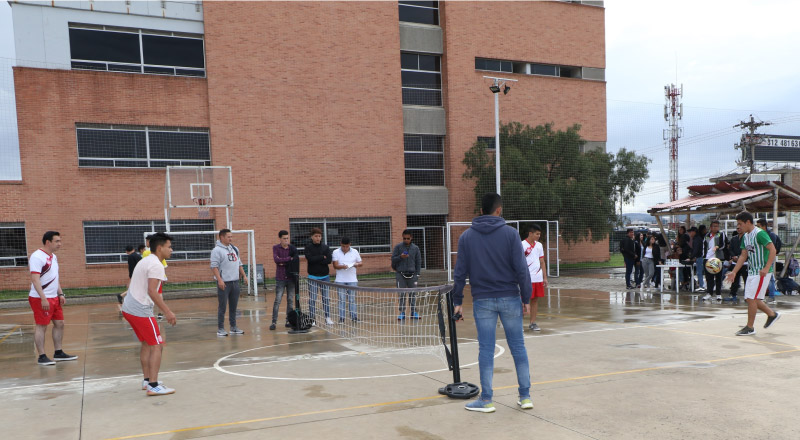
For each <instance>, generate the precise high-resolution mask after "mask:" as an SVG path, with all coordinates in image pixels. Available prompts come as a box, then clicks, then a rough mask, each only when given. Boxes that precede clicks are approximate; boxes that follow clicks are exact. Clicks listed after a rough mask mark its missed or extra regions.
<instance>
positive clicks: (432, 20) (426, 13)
mask: <svg viewBox="0 0 800 440" xmlns="http://www.w3.org/2000/svg"><path fill="white" fill-rule="evenodd" d="M398 3H399V8H400V21H407V22H410V23H423V24H435V25H438V24H439V2H414V1H399V2H398Z"/></svg>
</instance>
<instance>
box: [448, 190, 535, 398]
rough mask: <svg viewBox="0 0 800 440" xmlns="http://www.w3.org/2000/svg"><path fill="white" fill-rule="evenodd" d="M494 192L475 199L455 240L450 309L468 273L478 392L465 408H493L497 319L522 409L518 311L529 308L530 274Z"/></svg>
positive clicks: (524, 365) (525, 372) (524, 356)
mask: <svg viewBox="0 0 800 440" xmlns="http://www.w3.org/2000/svg"><path fill="white" fill-rule="evenodd" d="M502 212H503V205H502V200H501V199H500V195H499V194H492V193H489V194H486V195H484V196H483V199H482V200H481V213H482V214H483V215H482V216H480V217H476V218H475V219H473V220H472V226H471V227H470V228H469V229H467V230H466V231H465V232H464V233H463V234H461V237H459V239H458V256H457V259H456V270H455V286H454V287H453V305H454V306H455V307H454V314H455V315H456V316H458V315H460V314H461V303H462V302H463V300H464V285H465V284H466V281H467V278H469V284H470V288H471V290H472V313H473V316H474V317H475V326H476V327H477V329H478V367H479V370H480V375H481V395H480V396H479V397H478V399H477V400H474V401H472V402H470V403H468V404H467V405H466V406H465V408H466V409H468V410H470V411H479V412H494V411H495V407H494V403H492V377H493V375H494V346H495V340H496V337H497V335H496V331H497V318H498V317H499V318H500V321H501V322H502V323H503V330H504V331H505V333H506V341H507V342H508V348H509V349H510V350H511V356H512V357H513V358H514V366H515V367H516V370H517V382H518V384H519V400H518V401H517V404H518V405H519V406H520V407H522V409H531V408H533V402H532V401H531V394H530V389H531V375H530V371H529V367H528V352H527V351H525V339H524V338H523V334H522V315H523V313H528V312H529V311H530V304H529V303H530V300H531V295H532V293H533V291H532V288H531V276H530V273H528V265H527V264H526V263H525V255H524V253H523V249H522V244H521V243H520V240H519V234H518V233H517V231H516V230H515V229H514V228H511V227H509V226H507V225H506V221H505V220H503V218H502V217H501V216H500V215H501V214H502Z"/></svg>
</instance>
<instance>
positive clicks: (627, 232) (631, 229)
mask: <svg viewBox="0 0 800 440" xmlns="http://www.w3.org/2000/svg"><path fill="white" fill-rule="evenodd" d="M631 232H633V228H628V230H626V231H625V233H626V234H630V233H631Z"/></svg>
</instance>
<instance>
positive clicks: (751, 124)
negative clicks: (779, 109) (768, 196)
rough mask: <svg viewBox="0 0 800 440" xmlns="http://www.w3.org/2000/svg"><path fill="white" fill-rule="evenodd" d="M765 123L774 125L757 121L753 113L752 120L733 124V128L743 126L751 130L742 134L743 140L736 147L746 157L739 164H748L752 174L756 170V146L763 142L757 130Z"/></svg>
mask: <svg viewBox="0 0 800 440" xmlns="http://www.w3.org/2000/svg"><path fill="white" fill-rule="evenodd" d="M765 125H772V123H771V122H764V121H758V122H756V120H755V119H754V118H753V115H750V121H741V122H739V123H738V124H736V125H734V126H733V128H741V129H742V130H743V131H744V130H747V131H749V133H746V134H745V135H744V136H742V142H741V143H739V145H736V148H740V149H741V150H742V157H744V160H742V161H741V162H737V164H738V165H747V166H748V167H749V168H750V175H751V176H752V175H753V174H754V173H755V171H756V159H755V147H756V145H758V144H760V143H761V136H760V135H757V134H756V130H757V129H758V128H759V127H763V126H765Z"/></svg>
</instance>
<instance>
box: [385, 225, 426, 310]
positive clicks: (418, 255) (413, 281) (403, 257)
mask: <svg viewBox="0 0 800 440" xmlns="http://www.w3.org/2000/svg"><path fill="white" fill-rule="evenodd" d="M413 239H414V236H413V235H412V234H411V230H410V229H406V230H405V231H403V242H402V243H400V244H398V245H397V246H395V247H394V249H393V250H392V269H394V271H395V272H396V274H395V279H396V281H397V288H398V289H405V288H414V287H417V281H418V280H419V272H420V270H421V269H422V252H420V251H419V247H418V246H417V245H415V244H414V243H412V242H411V240H413ZM399 296H400V314H399V315H397V319H398V320H401V321H402V320H404V319H406V296H408V297H409V298H408V301H409V302H410V303H411V315H410V316H411V318H412V319H419V314H418V313H417V295H416V294H415V293H413V292H412V293H408V294H407V293H400V294H399Z"/></svg>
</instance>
